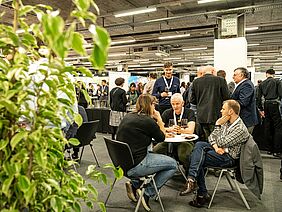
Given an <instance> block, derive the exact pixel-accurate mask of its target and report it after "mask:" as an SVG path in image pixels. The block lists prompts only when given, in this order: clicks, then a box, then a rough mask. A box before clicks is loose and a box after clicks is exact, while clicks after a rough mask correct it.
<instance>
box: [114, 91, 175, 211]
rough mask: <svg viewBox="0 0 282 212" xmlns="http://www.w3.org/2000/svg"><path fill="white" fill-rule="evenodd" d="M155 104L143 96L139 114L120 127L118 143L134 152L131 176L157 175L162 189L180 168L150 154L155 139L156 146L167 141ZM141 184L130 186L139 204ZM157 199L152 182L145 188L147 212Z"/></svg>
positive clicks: (140, 98) (172, 161)
mask: <svg viewBox="0 0 282 212" xmlns="http://www.w3.org/2000/svg"><path fill="white" fill-rule="evenodd" d="M154 101H155V99H154V98H153V96H151V95H146V94H142V95H140V96H139V97H138V99H137V103H136V111H135V112H133V113H128V114H127V115H125V117H124V118H123V119H122V121H121V123H120V125H119V127H118V131H117V140H118V141H122V142H125V143H127V144H128V145H129V146H130V149H131V151H132V156H133V159H134V165H133V167H132V168H131V169H130V170H129V171H127V176H128V177H132V178H136V177H140V176H144V175H149V174H156V175H155V177H154V179H155V182H156V186H157V188H158V189H160V188H161V187H162V186H163V185H164V184H165V183H166V181H167V180H169V179H170V178H171V177H172V176H173V175H174V173H175V172H176V170H177V164H176V161H175V160H174V159H172V158H171V157H168V156H165V155H159V154H155V153H151V152H148V146H149V145H151V142H152V139H154V140H155V141H156V142H162V141H164V139H165V129H164V124H163V122H162V118H161V115H160V113H159V112H158V111H156V110H155V106H154ZM141 183H142V182H140V181H139V180H136V179H134V180H131V182H127V183H126V189H127V195H128V197H129V198H130V199H131V200H132V201H134V202H137V198H136V193H137V194H139V195H140V194H141V190H140V189H139V188H140V186H141ZM155 195H156V191H155V189H154V186H153V183H152V182H151V183H150V184H149V185H148V186H147V187H146V188H145V193H144V196H143V197H144V198H143V199H142V204H143V206H144V208H145V210H146V211H150V206H149V204H148V203H149V198H150V197H151V198H153V197H155Z"/></svg>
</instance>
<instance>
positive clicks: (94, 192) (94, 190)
mask: <svg viewBox="0 0 282 212" xmlns="http://www.w3.org/2000/svg"><path fill="white" fill-rule="evenodd" d="M87 188H88V189H89V190H90V191H91V193H92V194H93V195H94V197H93V198H94V199H97V198H98V191H97V189H96V188H94V187H93V186H92V185H91V184H88V185H87Z"/></svg>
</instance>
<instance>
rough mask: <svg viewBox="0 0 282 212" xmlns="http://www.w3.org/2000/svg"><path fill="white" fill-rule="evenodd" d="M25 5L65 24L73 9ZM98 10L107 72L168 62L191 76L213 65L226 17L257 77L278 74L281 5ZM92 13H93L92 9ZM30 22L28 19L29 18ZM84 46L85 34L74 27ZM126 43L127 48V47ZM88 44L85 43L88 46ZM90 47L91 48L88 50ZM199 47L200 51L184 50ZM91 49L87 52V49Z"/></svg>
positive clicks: (159, 2)
mask: <svg viewBox="0 0 282 212" xmlns="http://www.w3.org/2000/svg"><path fill="white" fill-rule="evenodd" d="M23 2H24V3H28V4H30V3H31V4H34V3H39V2H40V3H43V4H49V5H51V6H53V7H54V8H60V9H61V14H62V15H63V16H64V17H65V18H66V19H67V17H68V14H69V12H70V10H71V9H72V4H71V0H61V1H59V0H48V1H43V0H24V1H23ZM95 2H96V4H97V5H98V7H99V9H100V15H99V16H98V19H97V23H98V24H99V25H102V26H104V27H105V28H106V29H107V30H108V32H109V33H110V35H111V38H112V41H113V42H120V41H128V43H113V44H112V46H111V48H110V53H109V58H108V63H107V66H106V69H107V70H117V69H120V68H128V70H129V71H130V72H133V73H146V72H148V71H150V70H156V69H158V68H161V67H162V64H163V63H164V61H167V60H169V61H172V62H173V63H174V66H175V67H176V68H177V70H178V71H179V72H182V71H187V70H192V71H193V70H196V67H197V66H201V65H206V64H211V65H212V64H213V42H214V39H215V34H216V33H215V31H216V30H217V29H218V27H219V22H220V21H219V20H220V17H221V16H223V15H227V14H237V15H245V26H246V28H245V29H247V28H250V27H257V29H256V30H250V31H247V30H246V31H245V36H246V39H247V42H248V57H249V58H252V59H251V62H252V64H253V65H254V66H255V67H256V70H257V71H264V70H265V69H266V68H269V67H274V68H275V69H276V70H281V71H282V0H221V1H216V2H212V3H206V4H198V1H197V0H142V1H141V0H96V1H95ZM10 4H11V3H10V1H6V3H5V4H4V5H3V6H1V7H0V9H1V11H3V10H5V11H6V14H5V17H4V18H3V19H2V23H3V20H5V22H4V23H6V24H11V23H12V13H11V12H12V9H11V7H10ZM147 6H150V7H156V11H155V12H150V13H146V14H139V15H134V16H126V17H118V18H117V17H115V16H114V15H115V14H117V13H118V12H120V11H124V10H132V9H136V8H142V7H147ZM93 11H94V8H93ZM30 16H31V18H30V20H31V21H32V20H33V18H35V17H32V16H33V15H32V14H30ZM77 30H78V31H80V32H81V33H83V35H84V36H85V39H86V40H90V39H89V38H90V37H91V34H90V32H89V31H88V29H85V28H83V27H82V26H80V25H77ZM184 34H185V35H186V36H187V35H188V34H190V36H187V37H181V38H174V39H173V38H171V39H162V40H161V39H159V37H160V36H171V35H184ZM129 40H130V41H131V42H129ZM89 44H90V43H89ZM89 46H91V44H90V45H89ZM199 47H204V48H205V49H201V50H188V51H183V49H191V48H199ZM90 48H91V47H90ZM67 60H68V62H72V63H73V64H75V65H84V66H88V68H91V67H90V64H89V63H86V62H85V63H84V58H78V57H77V56H76V55H75V53H71V55H70V58H68V59H67Z"/></svg>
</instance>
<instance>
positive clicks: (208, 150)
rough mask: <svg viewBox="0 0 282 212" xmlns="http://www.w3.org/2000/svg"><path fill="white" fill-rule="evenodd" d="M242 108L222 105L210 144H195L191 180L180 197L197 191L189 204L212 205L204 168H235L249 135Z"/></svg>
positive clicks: (234, 105)
mask: <svg viewBox="0 0 282 212" xmlns="http://www.w3.org/2000/svg"><path fill="white" fill-rule="evenodd" d="M239 112H240V105H239V103H238V102H237V101H235V100H227V101H225V102H224V103H223V106H222V109H221V113H222V117H221V118H219V119H218V120H217V121H216V125H215V129H214V131H213V132H212V133H211V135H210V136H209V137H208V140H209V143H208V142H197V143H196V144H195V147H194V150H193V153H192V156H191V164H190V167H189V174H188V180H187V182H186V184H185V190H184V191H182V192H181V193H180V195H186V194H188V193H190V192H192V191H194V190H196V188H197V184H198V186H199V188H198V191H197V196H196V198H195V199H194V200H193V201H191V202H190V203H189V204H190V205H192V206H194V207H201V206H203V205H204V204H205V203H207V202H208V201H209V195H208V193H207V189H206V185H205V173H204V168H205V167H207V166H218V167H223V168H224V167H230V166H234V165H235V160H236V159H238V158H239V156H240V149H241V146H242V144H243V143H245V142H246V141H247V140H248V138H249V133H248V130H247V128H246V126H245V125H244V123H243V121H242V119H241V118H240V117H239Z"/></svg>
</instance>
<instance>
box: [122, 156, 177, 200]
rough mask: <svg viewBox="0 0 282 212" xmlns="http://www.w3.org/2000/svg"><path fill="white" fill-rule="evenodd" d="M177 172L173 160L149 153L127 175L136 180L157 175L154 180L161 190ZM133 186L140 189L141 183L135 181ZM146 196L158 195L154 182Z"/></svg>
mask: <svg viewBox="0 0 282 212" xmlns="http://www.w3.org/2000/svg"><path fill="white" fill-rule="evenodd" d="M176 171H177V164H176V161H175V160H174V159H173V158H171V157H168V156H166V155H161V154H155V153H150V152H149V153H148V154H147V156H146V157H145V158H144V159H143V160H142V161H141V162H140V163H139V164H138V165H137V166H135V167H133V168H132V169H130V170H129V171H128V172H127V175H128V177H129V178H130V177H132V178H134V177H142V176H145V175H150V174H155V173H156V175H155V177H154V179H155V182H156V186H157V188H158V190H159V189H160V188H161V187H162V186H163V185H164V184H165V183H166V181H168V180H169V179H170V178H171V177H172V176H173V175H174V173H175V172H176ZM132 185H133V186H134V187H135V188H139V186H140V181H139V180H135V179H133V180H132ZM145 194H146V195H147V196H149V197H154V196H155V195H156V191H155V189H154V185H153V182H151V183H150V184H149V185H148V186H147V187H146V188H145Z"/></svg>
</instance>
